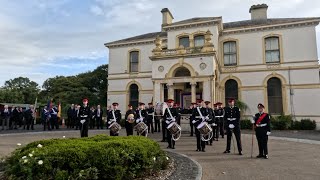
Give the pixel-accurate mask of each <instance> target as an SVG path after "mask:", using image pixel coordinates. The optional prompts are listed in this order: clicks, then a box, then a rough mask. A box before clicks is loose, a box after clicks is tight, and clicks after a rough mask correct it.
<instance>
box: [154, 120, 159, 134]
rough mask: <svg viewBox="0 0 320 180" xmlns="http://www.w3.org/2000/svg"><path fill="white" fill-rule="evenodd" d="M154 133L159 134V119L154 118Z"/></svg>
mask: <svg viewBox="0 0 320 180" xmlns="http://www.w3.org/2000/svg"><path fill="white" fill-rule="evenodd" d="M154 131H155V132H160V118H159V117H154Z"/></svg>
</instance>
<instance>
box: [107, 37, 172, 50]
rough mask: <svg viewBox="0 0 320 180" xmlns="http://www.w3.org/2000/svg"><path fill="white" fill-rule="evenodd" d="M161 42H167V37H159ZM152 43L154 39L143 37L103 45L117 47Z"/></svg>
mask: <svg viewBox="0 0 320 180" xmlns="http://www.w3.org/2000/svg"><path fill="white" fill-rule="evenodd" d="M161 39H162V41H163V42H167V39H166V38H164V37H161ZM149 44H154V39H145V40H141V41H128V42H120V43H106V44H104V46H105V47H108V48H117V47H125V46H136V45H149Z"/></svg>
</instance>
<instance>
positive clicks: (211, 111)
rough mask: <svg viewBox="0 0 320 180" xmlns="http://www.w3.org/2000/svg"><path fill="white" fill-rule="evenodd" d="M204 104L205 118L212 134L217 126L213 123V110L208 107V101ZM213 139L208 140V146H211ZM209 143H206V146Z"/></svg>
mask: <svg viewBox="0 0 320 180" xmlns="http://www.w3.org/2000/svg"><path fill="white" fill-rule="evenodd" d="M204 104H205V105H206V106H205V108H204V109H205V111H206V114H207V117H208V120H207V122H208V124H209V126H211V127H212V129H213V132H214V129H216V127H217V126H216V125H215V123H214V112H213V109H212V108H211V107H210V101H205V102H204ZM213 139H214V137H212V138H211V139H210V140H209V142H210V146H212V142H213ZM209 142H208V141H207V142H206V144H207V145H209Z"/></svg>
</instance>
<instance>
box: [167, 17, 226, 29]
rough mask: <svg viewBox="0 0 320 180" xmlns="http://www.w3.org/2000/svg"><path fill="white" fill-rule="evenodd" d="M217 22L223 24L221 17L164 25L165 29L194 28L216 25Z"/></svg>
mask: <svg viewBox="0 0 320 180" xmlns="http://www.w3.org/2000/svg"><path fill="white" fill-rule="evenodd" d="M215 24H220V25H221V19H217V20H210V21H202V22H195V23H186V24H177V25H169V26H164V27H163V29H164V30H165V31H172V30H180V29H188V28H194V27H206V26H210V25H215Z"/></svg>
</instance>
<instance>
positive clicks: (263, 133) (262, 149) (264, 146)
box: [256, 127, 268, 156]
mask: <svg viewBox="0 0 320 180" xmlns="http://www.w3.org/2000/svg"><path fill="white" fill-rule="evenodd" d="M256 137H257V141H258V146H259V155H261V156H265V155H268V136H267V130H266V129H265V128H263V127H257V128H256Z"/></svg>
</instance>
